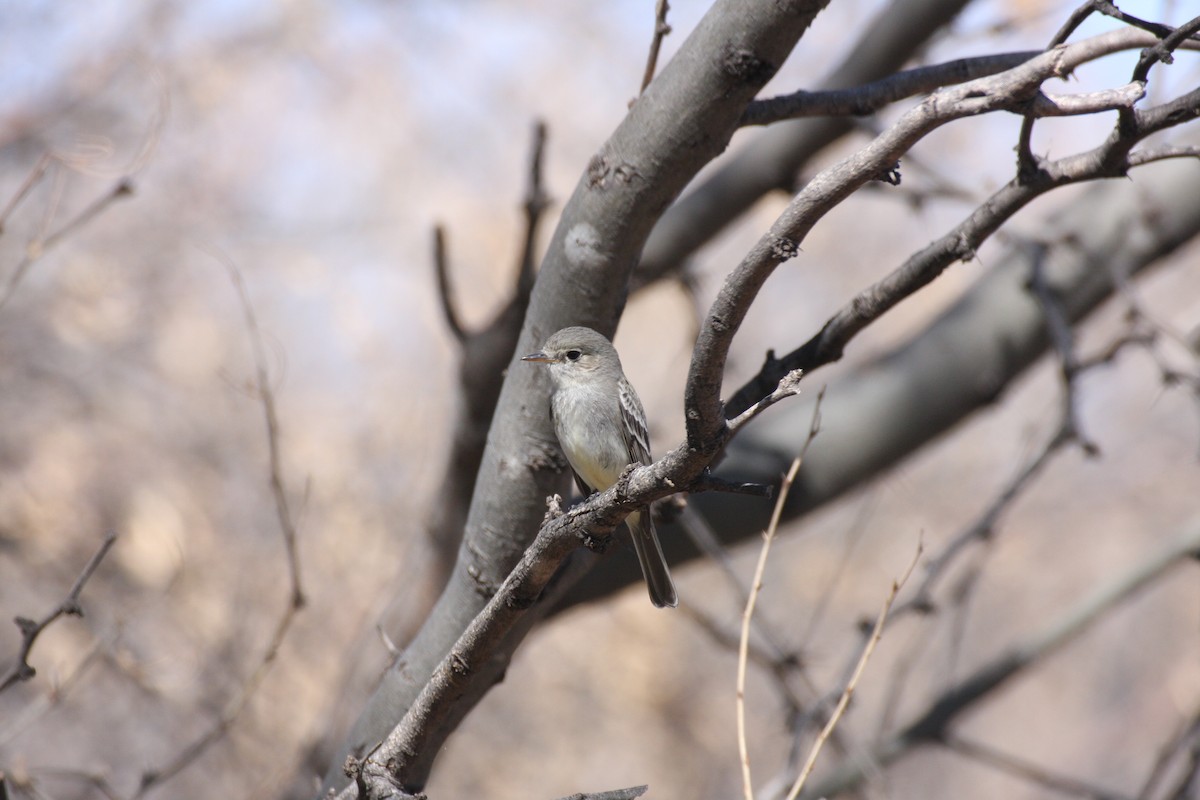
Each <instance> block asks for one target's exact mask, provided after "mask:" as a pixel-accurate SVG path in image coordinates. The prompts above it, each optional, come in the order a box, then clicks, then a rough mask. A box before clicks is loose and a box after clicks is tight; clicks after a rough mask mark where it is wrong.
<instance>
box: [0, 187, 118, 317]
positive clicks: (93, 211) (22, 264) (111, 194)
mask: <svg viewBox="0 0 1200 800" xmlns="http://www.w3.org/2000/svg"><path fill="white" fill-rule="evenodd" d="M35 174H36V172H35ZM18 194H20V193H18ZM132 195H133V181H132V179H130V178H127V177H126V178H121V179H120V180H119V181H117V182H116V183H115V184H113V186H112V188H111V189H109V190H108V191H107V192H106V193H104V194H103V195H101V196H100V197H98V198H96V199H95V200H93V201H92V202H91V203H90V204H89V205H87V206H86V207H85V208H84V209H83V210H82V211H80V212H79V213H78V214H76V215H75V216H74V217H72V218H71V219H69V220H67V221H66V222H65V223H63V224H62V225H61V226H60V227H58V228H57V229H55V230H54V231H53V232H51V233H49V234H47V235H45V236H44V237H38V238H36V239H34V240H33V241H31V242H29V243H28V244H27V245H26V246H25V254H24V255H23V256H22V257H21V260H20V261H19V262H17V266H16V267H15V268H14V269H13V272H12V274H11V275H9V277H8V283H7V284H6V285H5V287H4V291H3V293H0V309H3V308H4V306H5V305H7V303H8V301H9V300H11V299H12V297H13V295H14V294H16V292H17V287H18V286H19V285H20V283H21V281H22V280H23V279H24V278H25V275H26V274H27V273H28V272H29V269H30V267H32V266H33V265H34V263H35V262H37V261H38V260H39V259H40V258H41V257H42V256H44V255H45V254H46V253H47V252H48V251H49V250H51V249H52V248H54V247H55V246H56V245H58V244H59V243H60V242H62V241H63V240H64V239H66V238H67V237H68V236H70V235H71V234H73V233H75V232H76V231H77V230H79V229H80V228H82V227H83V226H84V225H87V224H88V223H89V222H91V221H92V220H93V219H95V218H96V217H98V216H99V215H100V214H101V213H103V212H104V211H105V210H106V209H107V208H108V207H109V206H111V205H112V204H113V203H115V202H116V201H117V200H120V199H122V198H125V197H130V196H132ZM10 205H11V204H10Z"/></svg>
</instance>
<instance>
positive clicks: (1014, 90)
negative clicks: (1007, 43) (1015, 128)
mask: <svg viewBox="0 0 1200 800" xmlns="http://www.w3.org/2000/svg"><path fill="white" fill-rule="evenodd" d="M1150 39H1151V37H1149V36H1148V35H1147V34H1145V33H1142V32H1140V31H1133V30H1120V31H1115V32H1113V33H1109V34H1103V35H1100V36H1096V37H1093V38H1091V39H1087V40H1084V41H1082V42H1078V43H1076V44H1071V45H1061V46H1059V47H1057V48H1055V49H1053V50H1051V51H1048V52H1046V53H1043V54H1042V55H1039V56H1037V57H1036V58H1033V59H1030V60H1029V61H1026V62H1024V63H1023V64H1021V65H1019V66H1017V67H1014V68H1013V69H1010V70H1007V71H1006V72H1003V73H1000V74H998V75H993V76H989V77H987V78H980V79H978V80H974V81H970V82H968V83H964V84H962V85H959V86H956V87H953V88H948V89H942V90H940V91H938V92H936V93H935V94H933V95H931V96H930V97H928V98H927V99H926V100H924V101H923V102H922V103H921V104H920V105H918V106H916V107H915V108H913V109H911V110H910V111H908V112H906V113H905V114H904V115H903V116H902V117H901V118H900V119H899V120H898V121H897V122H896V124H894V125H893V126H892V127H891V128H889V129H888V130H886V131H884V132H883V133H882V134H881V135H880V136H878V137H876V138H875V140H874V141H872V142H871V143H870V144H869V145H867V146H866V147H865V148H863V149H862V150H860V151H859V152H857V153H855V154H854V155H852V156H850V157H849V158H846V159H844V160H843V161H841V162H840V163H838V164H836V165H834V166H832V167H830V168H828V169H826V170H824V171H822V172H821V173H820V174H818V175H817V176H816V177H814V178H813V180H812V181H811V182H810V183H809V184H808V185H807V186H805V187H804V189H803V190H801V191H800V193H799V194H797V195H796V197H795V199H794V200H793V201H792V202H791V203H790V204H789V205H788V207H787V209H786V210H785V211H784V212H783V214H782V215H780V217H779V218H778V219H777V220H776V221H775V223H774V225H772V226H771V229H770V231H768V232H767V233H766V234H765V235H764V236H763V237H762V238H761V239H760V240H759V242H758V243H757V244H756V245H755V246H754V247H753V248H752V249H751V251H750V253H749V254H748V255H747V256H746V257H745V258H744V259H743V260H742V262H741V263H740V264H739V265H738V266H737V267H736V268H735V269H734V270H733V272H732V273H731V274H730V275H729V277H728V278H727V279H726V281H725V283H724V285H723V286H722V287H721V291H720V293H719V295H718V296H717V298H716V300H715V301H714V302H713V305H712V308H711V310H710V311H709V313H708V316H707V318H706V320H705V323H704V325H703V326H702V328H701V333H700V337H699V339H698V340H697V342H696V349H695V352H694V355H693V358H692V364H691V368H690V370H689V373H688V383H687V390H686V393H685V404H686V408H687V412H686V420H687V436H688V444H689V445H690V446H691V447H693V448H699V447H701V446H703V443H705V442H713V441H719V440H720V439H721V437H722V435H723V434H724V432H725V430H726V427H727V423H726V411H725V409H724V408H723V406H722V404H721V400H720V394H721V383H722V377H723V375H724V370H725V359H726V356H727V354H728V352H729V346H730V345H731V344H732V341H733V336H734V334H735V333H736V332H737V330H738V328H739V327H740V325H741V322H742V320H743V319H744V318H745V315H746V313H747V312H748V311H749V308H750V305H751V303H753V301H754V299H755V298H756V297H757V296H758V292H759V290H760V289H761V288H762V285H763V284H764V283H765V282H766V280H767V278H768V277H769V276H770V275H771V273H772V272H774V270H775V268H776V267H778V266H779V265H780V264H781V263H783V262H784V261H786V260H787V259H788V258H790V257H791V256H792V255H795V253H796V252H797V250H798V248H799V246H800V244H801V243H802V242H803V241H804V238H805V237H806V236H807V234H808V232H809V231H810V230H812V228H813V226H814V225H815V224H816V223H817V222H818V221H819V220H820V219H821V218H822V217H823V216H824V215H825V214H826V213H828V212H829V210H831V209H832V208H833V207H834V206H836V205H837V204H838V203H840V202H841V201H842V200H844V199H845V198H846V197H847V196H849V195H850V194H851V193H852V192H853V191H855V190H856V189H857V188H859V187H860V186H862V185H863V184H865V183H866V182H867V181H870V180H873V179H874V178H876V177H877V176H878V175H880V174H882V173H884V172H885V171H886V170H889V169H891V168H892V165H894V164H895V163H896V162H897V161H898V160H899V158H900V157H901V156H902V155H903V154H904V153H905V152H907V150H908V149H909V148H910V147H912V145H913V144H915V143H916V142H917V141H919V140H920V139H921V138H923V137H924V136H925V135H927V134H928V133H930V132H932V131H933V130H935V129H937V128H938V127H940V126H942V125H944V124H946V123H947V122H949V121H951V120H954V119H961V118H963V117H969V116H975V115H977V114H983V113H987V112H990V111H997V110H1019V109H1020V108H1022V107H1023V106H1025V105H1027V104H1028V103H1029V101H1030V100H1031V99H1032V97H1033V96H1035V95H1036V93H1037V92H1038V91H1039V90H1040V86H1041V83H1042V82H1043V81H1045V80H1047V79H1049V78H1052V77H1061V76H1064V75H1067V74H1070V72H1071V71H1072V70H1074V69H1075V68H1076V67H1077V66H1079V65H1080V64H1083V63H1086V62H1088V61H1091V60H1094V59H1096V58H1099V57H1101V56H1103V55H1107V54H1109V53H1112V52H1116V51H1119V50H1123V49H1127V48H1129V47H1134V46H1138V45H1139V44H1140V43H1149V42H1150ZM1139 127H1140V129H1139V130H1137V131H1134V132H1131V134H1130V135H1129V136H1128V137H1124V136H1114V137H1113V138H1112V139H1111V140H1110V142H1108V143H1107V147H1105V148H1100V150H1101V151H1102V152H1101V153H1100V154H1099V155H1098V156H1094V158H1095V161H1097V162H1099V163H1092V162H1091V161H1088V162H1087V163H1066V164H1064V165H1063V167H1062V168H1060V169H1058V170H1056V171H1055V172H1054V174H1053V175H1050V174H1047V176H1046V177H1045V178H1044V179H1043V180H1042V181H1041V182H1040V183H1039V185H1038V187H1037V188H1038V191H1036V192H1035V191H1032V190H1030V189H1029V188H1028V187H1024V188H1025V190H1024V191H1022V188H1023V187H1022V186H1021V185H1017V184H1016V183H1015V182H1014V183H1013V184H1010V185H1009V187H1006V188H1007V189H1008V190H1009V192H1008V194H1009V197H1007V198H1006V199H1007V201H1008V202H1007V203H1006V204H1003V205H1002V204H1000V203H997V202H996V200H995V198H993V201H992V202H990V203H989V204H987V205H985V206H984V207H983V208H981V209H979V210H978V211H977V212H976V214H974V215H973V219H972V223H973V226H974V229H975V232H976V235H977V236H978V237H979V238H978V240H979V241H982V239H984V238H986V237H987V236H988V235H990V234H991V233H993V232H994V231H995V230H996V229H997V228H998V227H999V225H1000V224H1001V223H1002V222H1003V221H1004V220H1005V219H1007V218H1008V217H1009V216H1011V215H1012V213H1015V212H1016V210H1018V209H1019V208H1021V207H1022V206H1023V205H1025V203H1027V202H1029V200H1031V199H1032V198H1033V197H1034V196H1036V194H1040V193H1042V192H1045V191H1048V190H1049V189H1051V188H1053V187H1054V186H1059V185H1062V184H1064V183H1067V182H1072V181H1078V180H1083V179H1085V178H1094V177H1101V176H1108V175H1115V174H1123V173H1124V170H1125V168H1126V163H1125V161H1124V159H1123V156H1124V155H1125V154H1127V153H1128V151H1129V149H1130V148H1132V146H1133V144H1134V143H1136V141H1138V140H1139V139H1140V138H1141V137H1142V136H1144V135H1146V132H1148V130H1149V127H1150V126H1139ZM993 204H995V205H1001V208H1002V209H1003V210H1004V212H1006V213H993V209H992V207H991V206H992V205H993ZM977 244H978V242H974V241H970V240H962V239H959V240H954V241H951V242H947V241H946V239H943V240H942V244H941V245H940V246H941V247H942V248H944V249H943V250H942V251H941V252H940V256H941V257H940V258H936V259H934V262H935V263H940V264H942V265H943V267H942V268H944V265H947V264H949V263H950V262H951V261H952V260H957V259H959V258H966V257H968V256H969V255H971V254H973V253H974V248H975V247H976V246H977ZM947 245H948V246H947ZM926 252H928V249H927V251H926ZM940 272H941V269H940V268H939V269H936V270H935V271H929V272H917V271H915V270H912V269H909V270H904V269H903V268H902V269H901V270H899V271H898V273H893V276H890V278H889V279H887V280H885V282H882V283H881V284H877V286H876V287H873V288H872V290H869V291H870V294H869V295H867V294H866V293H864V295H860V298H863V299H862V300H856V302H855V304H854V305H853V306H852V307H851V312H850V314H849V315H848V316H849V319H847V320H846V321H847V322H848V323H849V324H848V325H846V326H845V327H844V328H843V331H842V334H843V336H845V335H848V336H853V335H854V333H856V332H857V331H858V330H861V327H858V325H865V324H866V323H867V322H868V321H870V320H874V319H876V318H878V316H879V315H880V314H882V313H883V312H884V311H886V310H887V309H888V308H891V307H892V306H893V305H894V304H895V303H897V302H899V300H900V299H901V298H902V297H905V296H908V295H909V294H911V293H912V292H914V291H916V289H918V288H920V287H921V286H924V285H925V284H926V283H928V282H929V281H930V280H932V279H933V277H935V276H936V274H938V273H940ZM897 275H898V276H899V279H900V280H899V281H896V280H895V278H896V277H897ZM835 321H836V318H835ZM827 327H828V326H827ZM825 335H826V330H823V331H822V333H821V335H820V336H819V337H818V338H821V337H824V336H825ZM844 341H848V338H846V339H845V340H844ZM844 341H840V343H839V337H836V336H835V337H832V338H831V339H825V344H826V345H831V344H832V345H834V346H833V347H827V348H826V349H825V351H824V353H823V355H822V356H819V357H818V359H817V360H815V361H811V362H807V363H796V362H795V361H791V360H789V359H788V358H785V359H783V360H782V361H780V362H777V363H776V364H774V365H772V366H773V367H774V368H776V369H778V368H781V367H783V366H784V365H787V366H788V367H789V369H788V371H791V369H795V368H797V367H799V368H802V369H811V368H812V367H813V366H816V365H818V364H820V363H827V362H826V361H824V360H822V359H829V360H833V359H835V358H837V357H840V354H841V347H842V346H843V345H844ZM776 385H778V381H776V382H775V383H774V384H773V385H771V386H770V388H769V389H768V391H767V392H764V393H763V394H759V395H757V396H758V397H764V396H767V395H768V393H769V392H772V391H774V386H776ZM763 388H765V387H763ZM751 402H753V401H752V400H751V396H750V395H749V394H747V393H739V395H738V397H736V398H735V402H733V403H731V407H730V409H729V410H728V416H730V417H735V416H736V415H737V414H740V413H741V412H742V411H743V410H744V409H745V408H747V407H749V404H750V403H751Z"/></svg>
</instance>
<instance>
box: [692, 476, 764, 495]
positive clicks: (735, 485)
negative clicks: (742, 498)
mask: <svg viewBox="0 0 1200 800" xmlns="http://www.w3.org/2000/svg"><path fill="white" fill-rule="evenodd" d="M688 491H689V492H725V493H727V494H745V495H750V496H751V497H766V498H770V497H772V496H773V495H774V492H775V487H773V486H771V485H770V484H769V483H750V482H746V481H729V480H725V479H724V478H721V477H718V476H717V475H713V474H712V471H711V470H705V471H704V472H702V473H701V474H700V477H699V478H696V480H694V481H692V484H691V485H690V486H689V487H688Z"/></svg>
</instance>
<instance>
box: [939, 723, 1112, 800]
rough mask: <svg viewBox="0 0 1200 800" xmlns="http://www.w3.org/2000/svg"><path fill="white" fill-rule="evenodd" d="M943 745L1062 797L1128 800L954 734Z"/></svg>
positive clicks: (1093, 799) (1091, 799) (1089, 799)
mask: <svg viewBox="0 0 1200 800" xmlns="http://www.w3.org/2000/svg"><path fill="white" fill-rule="evenodd" d="M944 744H945V745H946V748H947V749H949V750H950V751H951V752H954V753H958V754H959V755H960V756H965V757H966V758H970V759H973V760H975V761H978V762H979V763H981V764H986V765H988V766H989V767H992V768H993V769H999V770H1003V771H1004V772H1006V773H1008V774H1010V775H1013V776H1015V777H1017V778H1021V779H1024V780H1026V781H1029V782H1030V783H1035V784H1037V785H1039V786H1044V787H1045V788H1047V789H1053V790H1054V791H1056V792H1062V793H1063V794H1068V795H1074V796H1075V797H1083V798H1087V799H1088V800H1131V798H1130V797H1129V796H1128V795H1124V794H1120V793H1118V792H1113V791H1110V790H1108V789H1105V788H1103V787H1100V786H1092V785H1090V784H1088V783H1086V782H1084V781H1081V780H1076V779H1075V778H1070V777H1067V776H1065V775H1059V774H1057V773H1055V772H1052V771H1051V770H1048V769H1046V768H1045V767H1042V766H1039V765H1037V764H1034V763H1032V762H1029V761H1026V760H1025V759H1022V758H1016V757H1015V756H1011V755H1009V754H1007V753H1002V752H1000V751H999V750H997V749H996V748H994V747H991V746H989V745H986V744H983V743H982V742H976V741H974V740H971V739H967V738H965V737H963V736H960V735H958V734H951V735H950V736H947V737H946V739H945V741H944Z"/></svg>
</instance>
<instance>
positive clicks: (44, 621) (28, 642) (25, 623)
mask: <svg viewBox="0 0 1200 800" xmlns="http://www.w3.org/2000/svg"><path fill="white" fill-rule="evenodd" d="M116 541H117V535H116V534H115V533H107V534H105V535H104V541H102V542H101V543H100V548H99V549H98V550H97V551H96V553H95V555H93V556H92V557H91V558H90V559H88V562H87V564H86V565H84V567H83V571H82V572H80V573H79V577H78V578H76V579H75V583H74V584H72V585H71V590H70V591H68V592H67V596H66V597H64V598H63V600H62V602H61V603H59V604H58V605H57V606H55V608H54V610H53V611H51V612H50V613H49V614H47V615H46V616H44V617H42V618H41V619H40V620H37V621H34V620H31V619H28V618H27V617H16V619H15V622H16V623H17V628H18V629H19V630H20V631H21V647H20V649H19V650H18V651H17V657H16V658H15V659H13V665H12V666H11V667H10V668H9V670H8V674H7V675H5V676H4V678H3V679H0V692H3V691H4V690H6V689H8V688H9V687H11V686H13V685H14V684H17V683H20V682H21V681H27V680H29V679H30V678H32V677H33V676H34V675H36V674H37V670H36V669H34V668H33V666H32V665H31V664H30V663H29V653H30V652H31V651H32V650H33V645H34V643H35V642H36V641H37V638H38V637H39V636H41V635H42V631H44V630H46V628H48V627H50V625H51V624H52V623H53V622H54V621H55V620H57V619H58V618H59V617H61V616H64V615H67V616H72V617H82V616H83V606H82V605H81V604H80V602H79V595H80V593H81V592H82V591H83V587H84V585H85V584H86V583H87V582H88V579H89V578H91V577H92V574H93V573H94V572H95V571H96V568H97V567H99V566H100V562H101V561H103V560H104V557H105V556H106V555H108V551H109V550H110V549H111V548H112V546H113V543H114V542H116Z"/></svg>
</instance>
